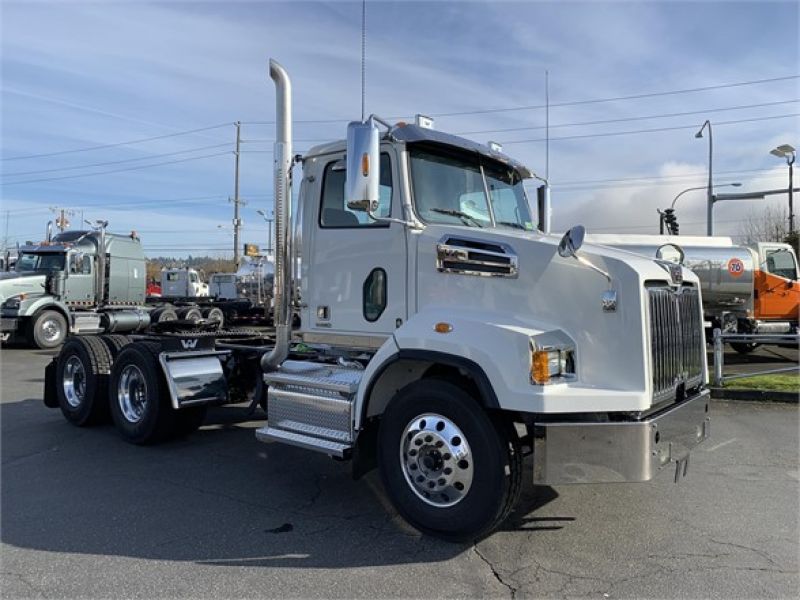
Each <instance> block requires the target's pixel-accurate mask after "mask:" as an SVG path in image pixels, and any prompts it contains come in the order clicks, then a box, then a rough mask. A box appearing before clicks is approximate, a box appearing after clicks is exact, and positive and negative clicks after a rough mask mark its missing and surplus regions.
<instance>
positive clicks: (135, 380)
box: [45, 61, 709, 540]
mask: <svg viewBox="0 0 800 600" xmlns="http://www.w3.org/2000/svg"><path fill="white" fill-rule="evenodd" d="M269 70H270V76H271V77H272V79H273V80H274V81H275V84H276V88H277V121H276V122H277V140H278V141H277V142H276V144H275V152H274V185H275V227H276V239H277V247H276V260H275V278H274V285H275V288H274V296H275V297H274V311H275V332H274V337H270V338H263V337H257V336H250V337H235V336H234V335H232V334H226V333H225V332H216V333H206V334H198V333H196V332H192V331H188V332H181V331H179V330H176V331H173V332H165V333H161V334H158V335H134V336H130V337H128V338H127V339H126V340H117V341H118V342H119V343H114V344H110V343H103V336H98V337H99V339H96V338H92V337H89V338H73V339H71V340H69V341H68V342H67V343H66V344H65V345H64V347H63V349H62V350H61V353H60V354H59V356H57V357H56V358H55V359H54V360H53V362H52V363H51V364H50V365H49V366H48V367H47V370H46V378H45V380H46V383H45V404H46V405H48V406H51V407H58V406H60V408H61V410H62V412H63V413H64V415H65V416H66V418H67V419H69V420H70V421H71V422H73V423H75V424H77V425H87V424H89V423H92V422H97V421H99V420H102V418H103V417H104V415H106V414H107V413H108V412H110V413H111V417H112V419H113V422H114V424H115V426H116V428H117V429H118V431H119V433H120V434H121V435H122V437H123V438H124V439H126V440H128V441H130V442H132V443H136V444H146V443H152V442H156V441H159V440H163V439H165V438H168V437H170V436H172V435H176V434H180V433H186V432H188V431H191V430H192V429H194V428H196V427H198V426H199V425H200V423H201V422H202V419H203V415H204V412H205V410H206V407H207V406H208V405H209V404H222V403H226V402H233V401H237V400H241V399H242V398H245V397H248V394H249V397H250V398H252V400H253V402H254V403H255V402H256V401H258V402H261V403H262V405H263V406H264V407H265V409H266V413H267V421H266V423H265V424H264V426H263V427H261V428H260V429H258V430H257V431H256V437H257V439H259V440H261V441H263V442H266V443H271V444H274V443H284V444H290V445H294V446H300V447H303V448H307V449H309V450H311V451H317V452H322V453H324V454H327V455H330V456H331V457H334V458H337V459H349V460H351V461H352V465H353V472H354V475H356V476H358V475H361V474H363V473H364V472H366V471H368V470H370V469H371V468H373V467H375V466H377V467H378V468H379V470H380V474H381V478H382V481H383V484H384V486H385V488H386V491H387V493H388V495H389V497H390V498H391V501H392V502H393V504H394V506H395V507H396V508H397V510H398V511H399V512H400V514H401V515H402V516H403V517H404V518H405V519H406V520H408V522H409V523H411V524H412V525H414V526H415V527H417V528H418V529H420V530H421V531H423V532H426V533H428V534H431V535H435V536H439V537H442V538H446V539H450V540H467V539H476V538H479V537H481V536H483V535H485V534H487V533H488V532H490V531H492V530H493V529H494V528H496V527H497V526H498V525H499V524H500V523H501V522H502V521H503V519H505V517H506V516H507V515H508V514H509V511H510V510H511V509H512V508H513V507H514V505H515V503H516V501H517V499H518V497H519V494H520V490H521V486H522V481H523V478H524V477H526V476H527V477H531V478H532V479H533V481H534V482H536V483H540V484H565V483H592V482H638V481H647V480H650V479H651V478H653V477H654V476H655V475H656V474H657V473H658V472H659V471H661V470H662V469H666V468H667V467H670V466H671V467H672V469H673V471H674V473H675V477H676V480H677V478H678V477H680V476H682V475H685V473H686V467H687V465H688V462H687V461H688V457H689V452H690V450H691V449H692V448H693V447H695V446H696V445H697V444H699V443H700V442H702V441H703V440H704V439H706V438H707V436H708V434H709V429H708V424H709V394H708V391H707V389H706V388H705V384H706V380H707V373H706V364H705V360H704V346H705V344H704V337H703V330H702V310H701V304H700V292H699V282H698V279H697V277H696V276H695V275H693V274H692V273H691V272H690V271H688V270H686V269H684V268H683V267H681V266H680V265H676V264H674V263H670V262H668V261H659V260H654V259H650V258H646V257H642V256H636V255H633V254H631V253H628V252H624V251H620V250H615V249H613V248H608V247H603V246H593V245H589V244H583V233H584V231H583V228H582V227H580V226H576V227H573V228H572V229H570V230H569V231H568V232H567V233H566V234H565V235H564V236H563V238H561V239H560V241H559V238H558V237H554V236H551V235H549V234H545V233H543V232H541V231H538V230H536V229H535V227H534V226H533V219H532V217H531V214H530V209H529V203H528V199H527V198H526V195H525V192H524V189H523V181H524V180H525V179H526V178H528V177H530V176H531V175H532V173H531V171H529V169H528V168H526V167H525V166H524V165H522V164H520V163H519V162H517V161H515V160H513V159H511V158H509V157H507V156H505V155H503V154H501V153H499V152H496V151H495V150H493V149H491V148H489V147H486V146H483V145H480V144H477V143H474V142H471V141H469V140H466V139H463V138H459V137H456V136H452V135H447V134H444V133H441V132H437V131H435V130H432V129H429V128H425V127H421V126H418V125H400V124H398V125H395V126H389V125H386V124H385V123H384V122H383V121H381V120H380V119H378V118H376V117H370V118H369V119H368V120H367V121H366V122H356V123H351V125H350V126H349V127H348V135H347V140H346V142H344V141H340V142H333V143H330V144H325V145H321V146H317V147H316V148H313V149H311V150H310V151H309V152H307V153H306V154H305V155H304V156H294V155H293V152H292V133H291V132H292V119H291V86H290V81H289V76H288V74H287V72H286V71H285V70H284V69H283V68H282V67H281V66H280V65H279V64H278V63H276V62H274V61H270V69H269ZM379 124H380V125H382V127H379V126H378V125H379ZM381 129H383V131H381ZM298 165H299V166H301V167H302V171H299V170H298V172H297V173H295V174H294V176H293V169H294V167H295V166H298ZM295 177H296V178H297V179H298V180H299V182H300V190H299V197H298V201H297V211H296V212H295V213H294V214H291V211H290V202H291V198H292V194H291V188H292V185H293V183H294V180H295ZM476 206H478V207H479V208H478V209H477V210H476V208H475V207H476ZM466 208H469V209H470V210H471V212H468V211H467V210H465V209H466ZM476 214H477V215H478V216H476ZM481 215H482V216H481ZM294 311H298V312H299V314H300V316H301V319H300V322H301V325H300V327H299V329H297V330H295V331H292V328H291V320H292V315H293V312H294ZM300 342H301V343H300ZM530 454H532V467H531V472H529V473H527V475H526V473H525V470H524V466H523V457H524V456H526V455H530ZM653 509H654V510H657V509H658V507H657V506H654V507H653Z"/></svg>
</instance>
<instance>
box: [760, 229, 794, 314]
mask: <svg viewBox="0 0 800 600" xmlns="http://www.w3.org/2000/svg"><path fill="white" fill-rule="evenodd" d="M760 246H761V247H760V248H759V254H760V256H759V259H760V262H761V264H760V268H759V270H758V271H756V276H755V291H756V300H755V309H756V318H757V319H767V320H773V319H787V320H789V321H792V322H794V321H797V318H798V305H799V304H800V283H798V281H797V259H796V257H795V255H794V252H793V251H792V249H791V247H790V246H788V245H785V244H780V245H778V244H776V245H772V246H770V245H767V244H762V245H760Z"/></svg>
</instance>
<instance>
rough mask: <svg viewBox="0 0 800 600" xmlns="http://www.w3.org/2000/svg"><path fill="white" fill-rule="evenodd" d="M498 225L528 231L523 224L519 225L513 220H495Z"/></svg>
mask: <svg viewBox="0 0 800 600" xmlns="http://www.w3.org/2000/svg"><path fill="white" fill-rule="evenodd" d="M497 224H498V225H508V226H509V227H514V228H516V229H522V230H523V231H528V230H527V229H526V228H525V226H524V225H520V224H519V223H516V222H513V221H497Z"/></svg>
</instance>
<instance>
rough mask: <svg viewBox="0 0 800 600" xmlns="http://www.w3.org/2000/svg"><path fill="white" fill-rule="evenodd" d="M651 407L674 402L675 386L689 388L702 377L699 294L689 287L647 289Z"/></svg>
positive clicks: (702, 356)
mask: <svg viewBox="0 0 800 600" xmlns="http://www.w3.org/2000/svg"><path fill="white" fill-rule="evenodd" d="M647 291H648V295H649V299H650V352H651V358H652V361H651V363H652V369H653V404H659V403H661V402H665V401H667V400H674V399H675V397H676V391H677V388H678V386H679V385H681V384H683V385H684V387H685V389H691V388H694V387H696V386H697V385H699V384H700V382H701V381H702V377H703V360H704V359H705V357H704V350H705V349H704V348H703V321H702V318H701V311H700V294H699V293H698V291H697V289H695V288H692V287H686V286H684V287H682V288H680V289H679V290H673V289H671V288H668V287H653V288H649V289H648V290H647Z"/></svg>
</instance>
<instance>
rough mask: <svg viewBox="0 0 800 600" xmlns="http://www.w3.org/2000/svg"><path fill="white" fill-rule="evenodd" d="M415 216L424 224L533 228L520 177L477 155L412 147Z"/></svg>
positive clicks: (514, 172)
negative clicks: (416, 214) (417, 215)
mask: <svg viewBox="0 0 800 600" xmlns="http://www.w3.org/2000/svg"><path fill="white" fill-rule="evenodd" d="M410 155H411V183H412V185H413V188H414V202H415V203H416V208H417V213H418V214H419V216H420V218H421V219H422V220H423V221H425V222H426V223H446V224H450V225H466V226H468V227H507V228H513V229H524V230H533V219H532V218H531V214H530V209H529V207H528V199H527V197H526V196H525V190H524V189H523V186H522V178H521V177H520V175H519V173H517V172H516V171H514V170H513V169H506V168H502V167H501V165H500V164H499V163H496V162H494V161H490V160H488V159H483V160H482V159H481V158H480V157H479V156H477V155H469V154H460V155H456V154H451V153H448V152H446V151H444V150H438V149H436V150H430V149H427V148H425V149H423V148H410Z"/></svg>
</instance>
